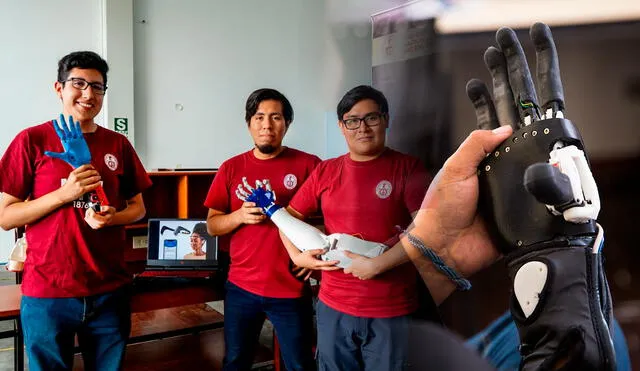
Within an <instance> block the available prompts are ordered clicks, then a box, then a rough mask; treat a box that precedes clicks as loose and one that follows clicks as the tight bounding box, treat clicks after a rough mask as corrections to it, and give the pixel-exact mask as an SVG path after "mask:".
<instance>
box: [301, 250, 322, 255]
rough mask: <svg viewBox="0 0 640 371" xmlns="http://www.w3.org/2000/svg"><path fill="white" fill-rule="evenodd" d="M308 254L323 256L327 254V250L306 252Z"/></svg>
mask: <svg viewBox="0 0 640 371" xmlns="http://www.w3.org/2000/svg"><path fill="white" fill-rule="evenodd" d="M305 252H306V253H307V254H309V255H322V254H324V253H325V252H327V250H326V249H312V250H306V251H305Z"/></svg>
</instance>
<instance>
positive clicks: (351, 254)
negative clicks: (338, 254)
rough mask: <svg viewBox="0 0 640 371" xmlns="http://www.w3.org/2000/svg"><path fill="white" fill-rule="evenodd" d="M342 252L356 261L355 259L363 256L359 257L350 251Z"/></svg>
mask: <svg viewBox="0 0 640 371" xmlns="http://www.w3.org/2000/svg"><path fill="white" fill-rule="evenodd" d="M342 252H343V253H344V255H345V256H346V257H347V258H350V259H354V258H357V257H359V256H361V255H359V254H356V253H352V252H351V251H349V250H342Z"/></svg>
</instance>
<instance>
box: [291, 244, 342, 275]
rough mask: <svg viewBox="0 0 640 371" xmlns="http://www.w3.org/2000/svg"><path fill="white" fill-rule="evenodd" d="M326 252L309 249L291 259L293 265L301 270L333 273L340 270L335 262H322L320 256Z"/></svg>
mask: <svg viewBox="0 0 640 371" xmlns="http://www.w3.org/2000/svg"><path fill="white" fill-rule="evenodd" d="M325 252H326V250H325V249H311V250H305V251H302V252H300V253H298V254H296V255H295V256H293V257H292V258H291V260H292V261H293V264H295V265H296V266H298V267H301V268H308V269H313V270H323V271H334V270H338V269H341V268H340V267H337V266H336V264H338V261H337V260H328V261H324V260H321V259H320V256H321V255H322V254H324V253H325Z"/></svg>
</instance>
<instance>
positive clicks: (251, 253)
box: [204, 148, 320, 298]
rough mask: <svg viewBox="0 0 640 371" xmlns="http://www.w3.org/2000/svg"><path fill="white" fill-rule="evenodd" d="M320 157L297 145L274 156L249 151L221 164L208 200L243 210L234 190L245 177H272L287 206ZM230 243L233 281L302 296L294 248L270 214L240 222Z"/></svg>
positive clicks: (268, 293)
mask: <svg viewBox="0 0 640 371" xmlns="http://www.w3.org/2000/svg"><path fill="white" fill-rule="evenodd" d="M319 162H320V159H319V158H318V157H317V156H314V155H311V154H308V153H305V152H302V151H298V150H295V149H292V148H285V149H284V150H283V151H282V152H281V153H280V154H279V155H278V156H276V157H275V158H272V159H269V160H260V159H258V158H256V157H255V155H254V154H253V151H248V152H245V153H243V154H241V155H238V156H235V157H233V158H231V159H229V160H227V161H225V162H224V163H223V164H222V165H221V166H220V169H219V170H218V172H217V173H216V176H215V177H214V178H213V183H212V184H211V188H210V189H209V194H208V195H207V199H206V200H205V202H204V204H205V206H206V207H208V208H210V209H214V210H218V211H221V212H224V213H226V214H229V213H231V212H233V211H236V210H238V209H239V208H240V207H241V206H242V203H243V201H241V200H240V199H238V198H237V197H236V193H235V190H236V189H237V187H238V184H241V183H242V177H246V178H247V181H248V182H249V184H251V185H255V181H256V180H263V179H269V181H270V183H271V187H272V188H273V190H274V191H275V194H276V198H277V199H276V202H277V203H278V204H280V205H283V206H286V205H288V203H289V201H290V200H291V197H292V196H293V194H294V193H295V192H296V191H297V190H298V188H299V187H300V185H302V183H303V182H304V180H305V179H307V177H308V176H309V174H311V171H312V170H313V169H314V167H315V166H316V165H317V164H318V163H319ZM229 244H230V245H229V254H230V256H231V266H230V268H229V281H231V282H232V283H233V284H235V285H237V286H239V287H241V288H243V289H244V290H247V291H249V292H251V293H253V294H256V295H260V296H265V297H271V298H297V297H300V296H302V287H303V284H302V282H301V281H299V280H298V279H296V278H295V277H294V276H293V274H292V273H291V270H290V259H289V254H288V253H287V250H286V249H285V247H284V245H283V244H282V240H281V239H280V233H279V232H278V228H277V227H276V226H275V224H273V223H272V222H271V221H270V220H265V221H264V222H262V223H260V224H243V225H241V226H240V227H238V228H237V229H236V230H234V231H233V232H232V233H231V237H230V242H229Z"/></svg>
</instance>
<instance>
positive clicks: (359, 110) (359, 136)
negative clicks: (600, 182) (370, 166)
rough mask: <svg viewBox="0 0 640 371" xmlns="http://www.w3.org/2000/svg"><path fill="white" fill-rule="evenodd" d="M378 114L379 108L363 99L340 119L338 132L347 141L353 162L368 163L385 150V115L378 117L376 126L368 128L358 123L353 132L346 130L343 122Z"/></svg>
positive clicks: (374, 103) (372, 101)
mask: <svg viewBox="0 0 640 371" xmlns="http://www.w3.org/2000/svg"><path fill="white" fill-rule="evenodd" d="M376 114H380V107H379V106H378V104H377V103H376V102H375V101H374V100H372V99H364V100H361V101H359V102H358V103H356V104H354V105H353V107H351V109H350V110H349V111H347V112H346V113H345V114H344V115H342V117H341V121H340V122H339V123H338V125H340V130H341V131H342V135H344V138H345V140H346V141H347V147H349V155H350V157H351V159H353V160H355V161H368V160H372V159H374V158H376V157H378V156H379V155H380V154H381V153H382V152H383V151H384V148H385V139H386V129H387V115H386V114H383V115H381V116H380V122H379V124H377V125H376V126H369V125H367V124H366V123H365V122H363V121H361V122H360V127H359V128H357V129H355V130H350V129H347V127H346V125H345V123H344V121H345V120H348V119H354V118H358V119H360V118H365V117H367V116H371V115H376Z"/></svg>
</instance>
